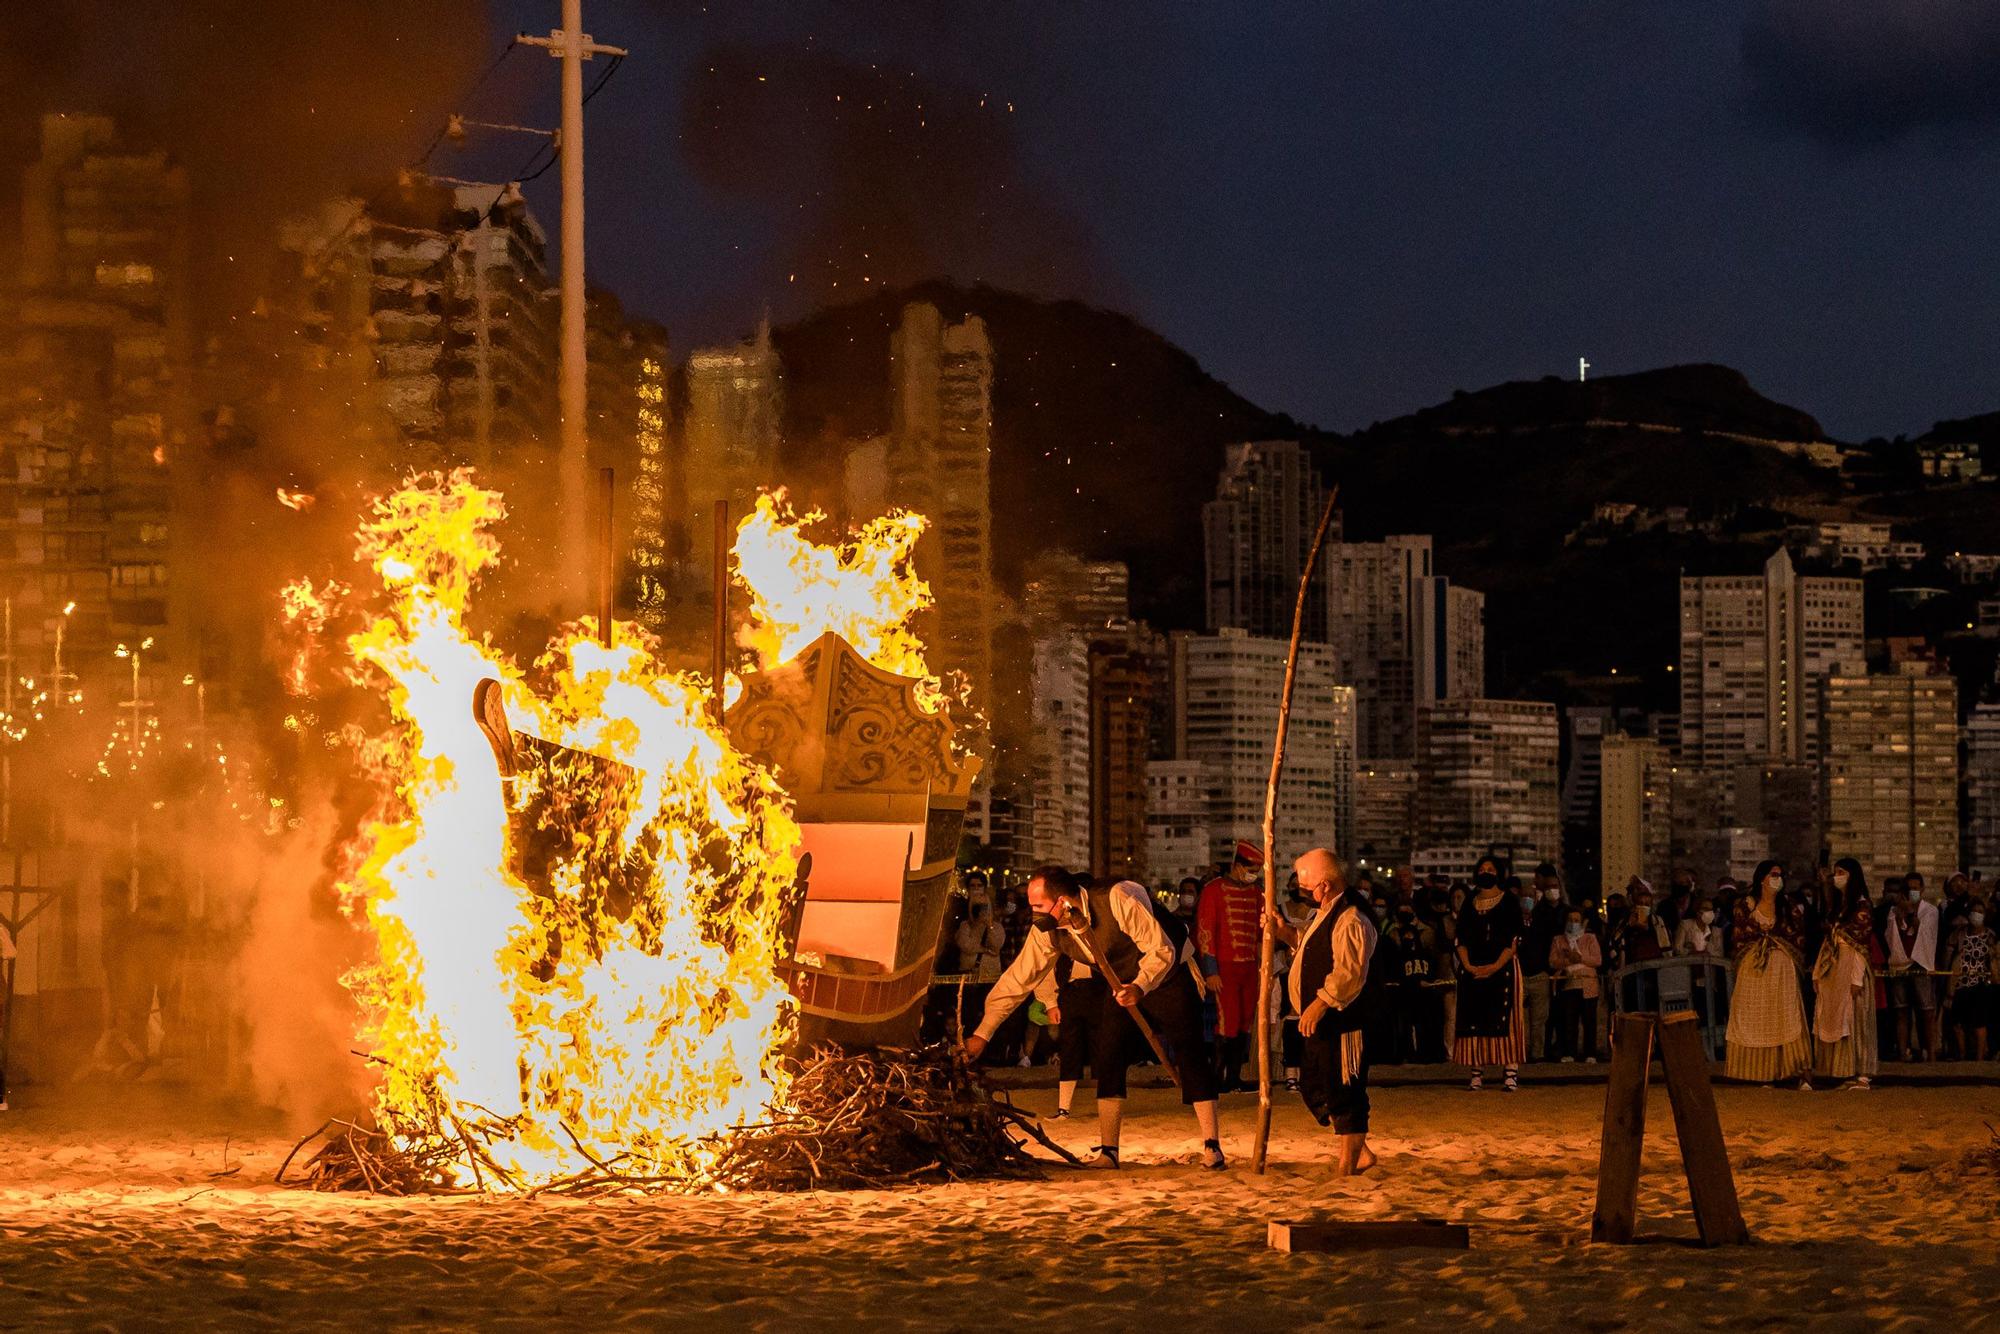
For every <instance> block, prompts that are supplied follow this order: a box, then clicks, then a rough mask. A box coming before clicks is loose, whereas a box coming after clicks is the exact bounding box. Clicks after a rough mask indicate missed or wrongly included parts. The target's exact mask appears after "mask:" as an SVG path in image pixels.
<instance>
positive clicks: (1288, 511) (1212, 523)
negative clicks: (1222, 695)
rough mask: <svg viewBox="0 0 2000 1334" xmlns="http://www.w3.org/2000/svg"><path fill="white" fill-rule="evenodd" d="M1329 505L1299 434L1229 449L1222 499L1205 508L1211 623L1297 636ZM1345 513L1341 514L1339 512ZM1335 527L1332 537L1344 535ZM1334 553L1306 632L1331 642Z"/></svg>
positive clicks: (1314, 595)
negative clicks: (1307, 576)
mask: <svg viewBox="0 0 2000 1334" xmlns="http://www.w3.org/2000/svg"><path fill="white" fill-rule="evenodd" d="M1325 509H1326V487H1325V486H1324V485H1323V484H1322V483H1321V481H1320V476H1319V469H1318V468H1316V467H1314V466H1313V462H1312V458H1311V456H1310V455H1308V454H1307V453H1306V450H1305V447H1304V446H1303V445H1301V444H1299V442H1298V441H1296V440H1255V441H1250V442H1248V443H1246V444H1240V445H1231V446H1229V448H1228V449H1227V450H1226V451H1225V452H1224V455H1223V464H1222V473H1221V476H1220V477H1219V478H1217V480H1216V485H1215V499H1213V500H1211V501H1209V502H1208V503H1207V504H1205V505H1203V506H1202V510H1201V531H1202V550H1203V554H1204V556H1205V559H1206V563H1207V570H1208V628H1209V630H1211V631H1217V630H1221V629H1224V628H1225V627H1226V628H1230V629H1237V630H1242V631H1244V632H1245V633H1246V634H1251V635H1257V636H1262V637H1266V638H1272V639H1283V640H1290V638H1291V635H1292V618H1293V616H1294V614H1295V612H1296V611H1297V608H1298V600H1299V580H1300V577H1301V576H1302V575H1303V574H1304V573H1305V567H1306V557H1307V555H1308V554H1310V552H1311V550H1312V541H1313V533H1314V531H1315V530H1316V529H1317V528H1318V527H1319V521H1320V516H1321V515H1322V514H1323V513H1324V512H1325ZM1336 518H1337V516H1336ZM1339 536H1340V534H1339V532H1338V531H1337V530H1330V531H1329V532H1328V534H1327V541H1328V542H1329V543H1332V542H1334V541H1337V540H1338V539H1339ZM1326 562H1327V554H1326V551H1325V550H1324V549H1322V551H1321V553H1320V568H1319V570H1318V572H1317V573H1316V575H1315V578H1316V581H1317V582H1318V587H1317V588H1316V589H1314V590H1313V591H1312V592H1310V593H1308V595H1307V599H1306V608H1305V620H1304V621H1303V622H1302V634H1303V637H1304V638H1306V639H1308V640H1312V641H1315V642H1322V643H1323V642H1325V640H1326V601H1325V597H1326V595H1325V578H1326V569H1327V563H1326Z"/></svg>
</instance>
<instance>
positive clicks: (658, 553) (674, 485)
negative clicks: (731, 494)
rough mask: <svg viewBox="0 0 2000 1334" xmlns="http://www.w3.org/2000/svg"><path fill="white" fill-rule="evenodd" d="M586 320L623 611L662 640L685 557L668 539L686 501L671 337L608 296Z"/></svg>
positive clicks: (594, 443)
mask: <svg viewBox="0 0 2000 1334" xmlns="http://www.w3.org/2000/svg"><path fill="white" fill-rule="evenodd" d="M586 314H587V316H588V320H587V324H586V328H587V332H588V335H589V353H590V358H589V371H590V386H589V395H588V402H589V408H590V431H589V445H590V455H591V463H592V465H593V466H595V467H600V468H610V469H611V470H612V477H613V482H614V484H615V487H616V494H615V497H614V500H613V504H612V515H613V518H614V520H615V522H616V529H615V531H614V533H613V540H614V541H615V542H616V544H617V550H618V552H619V558H620V560H619V563H620V566H621V579H620V585H619V589H618V600H617V611H618V614H619V615H621V616H630V617H632V618H633V619H635V620H637V621H638V622H639V623H640V624H642V625H644V626H645V627H646V628H647V629H649V630H651V631H653V632H654V633H655V634H659V633H661V632H663V631H664V630H665V629H666V622H667V607H668V603H669V601H670V599H671V592H670V571H671V567H672V565H673V562H674V561H675V560H676V559H678V558H680V557H681V556H683V555H684V554H685V551H684V548H683V549H676V545H675V543H676V538H677V537H678V539H679V540H680V541H681V542H682V543H684V542H685V538H686V535H685V534H684V533H682V534H676V533H673V532H670V531H669V524H670V520H671V517H672V516H674V515H677V514H679V513H681V510H682V494H683V493H682V491H681V490H680V487H681V485H682V481H681V479H679V478H677V477H676V476H675V472H674V467H673V462H674V460H673V451H672V449H671V448H670V446H669V441H668V434H667V422H668V417H669V412H668V406H669V405H668V385H669V381H670V378H671V375H672V365H671V363H670V362H669V361H668V358H667V331H666V330H665V329H664V328H662V327H661V326H659V325H658V324H655V323H653V322H651V321H649V320H640V319H635V318H633V317H632V316H630V315H628V314H627V313H626V312H625V310H624V308H623V307H622V306H621V305H620V304H619V302H618V299H617V298H616V297H614V296H612V295H611V294H610V293H609V292H592V293H591V294H590V301H589V306H588V309H587V311H586Z"/></svg>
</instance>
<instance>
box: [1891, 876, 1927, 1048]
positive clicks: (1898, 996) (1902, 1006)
mask: <svg viewBox="0 0 2000 1334" xmlns="http://www.w3.org/2000/svg"><path fill="white" fill-rule="evenodd" d="M1904 885H1905V894H1904V896H1903V897H1902V898H1900V899H1899V898H1898V897H1896V894H1895V892H1894V889H1893V887H1892V888H1890V890H1889V894H1888V898H1889V916H1888V920H1887V921H1885V922H1884V923H1883V929H1882V944H1883V946H1884V948H1885V949H1886V951H1887V953H1888V957H1889V969H1888V971H1889V973H1890V979H1889V987H1888V991H1889V1005H1890V1008H1891V1010H1892V1011H1893V1012H1894V1014H1895V1016H1896V1043H1897V1045H1898V1046H1899V1047H1901V1048H1902V1055H1903V1059H1904V1060H1906V1061H1907V1060H1912V1059H1914V1058H1915V1056H1916V1052H1915V1051H1913V1050H1911V1047H1910V1036H1911V1034H1910V1029H1911V1027H1912V1021H1914V1024H1915V1027H1916V1030H1917V1031H1916V1039H1917V1042H1918V1043H1919V1044H1921V1047H1922V1050H1923V1056H1924V1059H1925V1060H1926V1061H1928V1060H1930V1059H1931V1058H1932V1056H1933V1055H1934V1054H1935V1053H1936V1051H1937V1049H1938V1008H1937V985H1936V980H1935V979H1934V978H1932V977H1931V974H1932V973H1933V972H1934V971H1936V969H1937V944H1938V939H1937V938H1938V910H1937V905H1936V904H1935V903H1931V902H1929V901H1928V900H1927V899H1925V898H1924V878H1923V876H1922V875H1920V874H1918V873H1917V872H1915V871H1912V872H1910V874H1909V876H1908V877H1907V878H1906V880H1905V881H1904ZM1892 886H1893V882H1892Z"/></svg>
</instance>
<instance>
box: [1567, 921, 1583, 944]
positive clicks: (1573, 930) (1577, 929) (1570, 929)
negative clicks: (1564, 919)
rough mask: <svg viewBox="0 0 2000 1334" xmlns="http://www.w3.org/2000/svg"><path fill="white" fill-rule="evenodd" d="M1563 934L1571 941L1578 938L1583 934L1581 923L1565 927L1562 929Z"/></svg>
mask: <svg viewBox="0 0 2000 1334" xmlns="http://www.w3.org/2000/svg"><path fill="white" fill-rule="evenodd" d="M1563 934H1564V935H1566V936H1568V937H1569V938H1570V939H1571V940H1575V939H1576V938H1577V937H1578V936H1580V935H1582V934H1583V923H1582V922H1571V923H1569V924H1568V925H1567V926H1565V927H1563Z"/></svg>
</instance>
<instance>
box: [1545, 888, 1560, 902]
mask: <svg viewBox="0 0 2000 1334" xmlns="http://www.w3.org/2000/svg"><path fill="white" fill-rule="evenodd" d="M1562 896H1563V892H1562V891H1561V890H1560V889H1545V890H1543V891H1542V897H1543V898H1545V899H1547V900H1548V901H1549V902H1550V903H1554V902H1555V901H1556V900H1557V899H1559V898H1561V897H1562Z"/></svg>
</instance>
